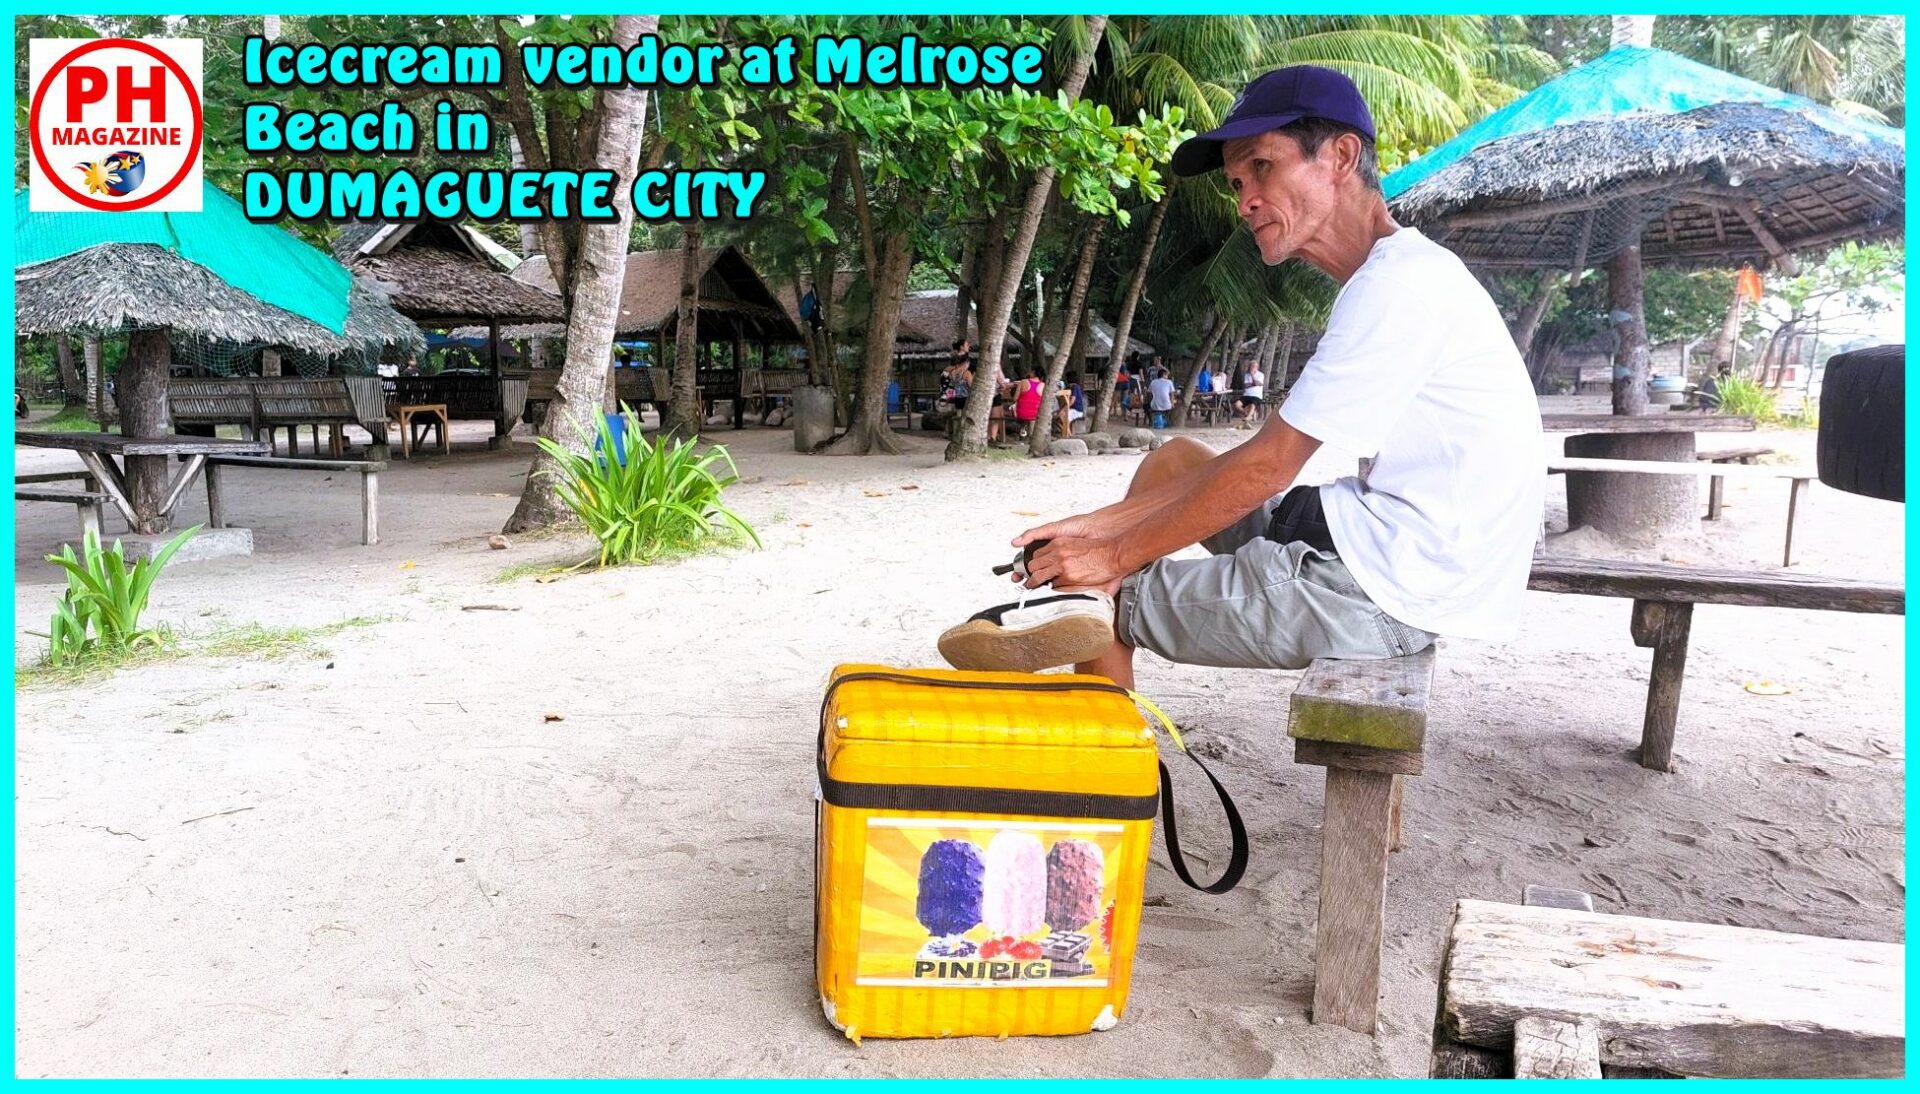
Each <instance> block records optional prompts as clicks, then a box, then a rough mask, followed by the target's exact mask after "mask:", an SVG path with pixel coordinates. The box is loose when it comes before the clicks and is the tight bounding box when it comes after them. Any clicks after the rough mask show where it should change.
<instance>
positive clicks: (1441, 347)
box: [940, 66, 1545, 686]
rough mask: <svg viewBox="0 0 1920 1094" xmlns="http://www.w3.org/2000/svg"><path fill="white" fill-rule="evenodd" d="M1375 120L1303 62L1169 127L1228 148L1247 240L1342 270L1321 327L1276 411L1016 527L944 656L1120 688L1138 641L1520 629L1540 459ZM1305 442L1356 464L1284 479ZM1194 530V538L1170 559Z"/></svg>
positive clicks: (1255, 647) (1263, 653)
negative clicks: (993, 585) (1394, 170)
mask: <svg viewBox="0 0 1920 1094" xmlns="http://www.w3.org/2000/svg"><path fill="white" fill-rule="evenodd" d="M1373 142H1374V129H1373V120H1372V118H1371V116H1370V115H1369V113H1368V111H1367V107H1366V103H1365V102H1364V101H1363V100H1362V99H1361V97H1360V93H1359V91H1358V90H1357V89H1355V87H1354V85H1353V84H1352V83H1351V82H1350V81H1349V80H1348V79H1347V78H1346V77H1345V76H1342V75H1340V74H1338V73H1335V72H1332V71H1330V70H1327V69H1322V68H1314V67H1309V66H1298V67H1292V68H1283V69H1279V70H1276V71H1273V72H1269V73H1267V74H1265V75H1263V76H1261V77H1259V78H1258V79H1256V80H1254V81H1253V83H1252V84H1250V85H1249V86H1248V87H1247V89H1246V91H1245V92H1244V93H1243V94H1242V95H1241V96H1240V99H1239V100H1238V101H1237V102H1236V103H1235V104H1234V107H1233V109H1232V111H1231V112H1230V113H1229V114H1228V116H1227V119H1226V122H1225V124H1223V125H1222V126H1221V127H1220V128H1218V129H1215V130H1213V131H1212V132H1210V133H1204V134H1201V135H1200V136H1197V137H1194V138H1193V139H1191V140H1189V141H1187V142H1186V143H1185V144H1183V145H1181V146H1180V148H1179V149H1178V150H1177V151H1176V152H1175V153H1174V156H1173V170H1174V172H1175V174H1179V175H1197V174H1203V173H1205V172H1208V171H1212V170H1214V169H1216V168H1221V167H1223V166H1224V168H1225V170H1226V173H1227V181H1228V182H1229V184H1230V185H1231V186H1232V188H1233V190H1234V192H1235V193H1236V194H1238V195H1239V203H1240V208H1239V211H1240V216H1241V218H1242V219H1244V220H1245V221H1246V222H1247V226H1248V228H1249V229H1250V230H1251V231H1252V233H1253V238H1254V240H1255V242H1256V243H1257V244H1258V245H1259V247H1260V252H1261V256H1262V258H1264V259H1265V261H1266V262H1267V264H1268V265H1277V264H1278V263H1281V262H1284V261H1285V260H1287V259H1289V258H1293V257H1296V256H1297V257H1299V258H1302V259H1304V260H1305V261H1307V262H1309V263H1311V264H1312V265H1314V266H1316V267H1318V268H1319V269H1320V270H1322V271H1324V272H1325V273H1327V274H1328V275H1329V276H1331V277H1332V278H1333V279H1334V280H1335V281H1337V282H1339V283H1340V284H1341V289H1340V293H1339V295H1338V297H1337V298H1336V299H1335V301H1334V305H1333V312H1332V316H1331V318H1330V319H1329V321H1328V324H1327V332H1326V334H1325V335H1324V336H1323V337H1322V338H1321V340H1320V344H1319V348H1318V350H1317V352H1316V353H1315V354H1314V356H1313V359H1312V360H1311V361H1310V362H1308V364H1307V366H1306V370H1305V372H1304V373H1303V374H1302V376H1301V377H1300V380H1299V382H1298V383H1297V384H1295V385H1294V387H1293V389H1292V391H1291V392H1290V393H1289V394H1288V397H1287V399H1286V402H1285V404H1284V405H1283V406H1281V408H1280V412H1279V413H1278V414H1277V415H1274V416H1272V417H1271V418H1269V419H1268V420H1267V422H1266V423H1265V425H1263V426H1262V427H1261V428H1260V429H1259V431H1258V432H1257V433H1256V434H1255V435H1254V436H1253V437H1252V438H1251V439H1250V440H1248V441H1247V442H1246V443H1245V444H1242V445H1240V446H1239V447H1237V448H1234V449H1232V450H1230V451H1228V452H1225V453H1222V454H1220V455H1217V456H1216V455H1214V453H1213V451H1212V450H1211V449H1210V448H1208V447H1207V446H1206V445H1203V444H1201V443H1200V442H1198V441H1195V440H1192V439H1190V438H1176V439H1174V440H1172V441H1170V442H1168V443H1167V444H1166V445H1165V446H1163V447H1161V448H1160V449H1159V450H1157V451H1155V452H1153V453H1152V454H1150V455H1148V456H1147V457H1146V459H1145V461H1144V462H1143V463H1142V464H1141V466H1140V468H1139V470H1138V471H1137V473H1136V474H1135V476H1134V479H1133V483H1132V486H1131V487H1130V488H1129V490H1128V492H1127V497H1126V498H1125V500H1123V501H1121V502H1119V503H1117V504H1114V505H1110V506H1108V507H1106V508H1104V509H1100V510H1097V511H1095V512H1092V513H1087V514H1083V515H1080V516H1074V517H1069V518H1067V519H1065V520H1060V521H1056V522H1054V523H1051V524H1045V525H1042V526H1040V527H1038V528H1034V529H1031V530H1029V531H1027V532H1024V533H1022V534H1021V535H1020V536H1019V537H1018V538H1017V539H1015V540H1014V545H1015V546H1016V547H1023V548H1027V549H1028V551H1027V557H1026V559H1025V566H1024V568H1023V569H1022V570H1020V571H1017V572H1016V579H1019V578H1020V577H1022V576H1024V580H1025V584H1026V586H1027V588H1030V589H1031V588H1037V587H1039V586H1042V585H1051V586H1052V593H1051V595H1046V596H1041V597H1035V598H1032V599H1027V600H1023V602H1021V603H1018V604H1006V605H1001V606H1000V607H997V608H992V609H989V610H987V611H985V612H982V613H980V614H979V615H977V616H975V617H974V618H972V619H970V620H968V621H967V622H965V623H963V624H961V625H959V626H957V627H954V628H952V629H951V630H949V631H947V632H946V633H945V634H944V635H942V636H941V639H940V652H941V654H942V655H943V656H945V657H946V658H947V660H948V661H949V662H951V663H952V664H953V665H955V666H956V667H959V668H963V669H982V670H996V669H997V670H1013V671H1033V670H1036V669H1042V668H1049V667H1053V666H1058V665H1065V664H1077V665H1078V666H1079V669H1080V671H1082V672H1090V673H1095V674H1098V675H1102V676H1106V677H1108V678H1110V679H1112V680H1114V681H1116V682H1118V683H1120V684H1123V685H1126V686H1131V685H1132V683H1133V651H1134V650H1135V649H1140V648H1144V649H1149V650H1152V651H1153V652H1155V653H1157V654H1159V655H1160V656H1162V657H1165V658H1167V659H1168V660H1170V661H1176V662H1183V663H1187V664H1200V665H1217V666H1223V667H1247V668H1300V667H1302V666H1305V665H1306V664H1308V663H1309V662H1311V661H1312V660H1314V659H1315V658H1318V657H1334V658H1350V659H1369V658H1383V657H1396V656H1403V655H1406V654H1410V653H1415V652H1418V651H1419V650H1421V649H1424V648H1425V647H1426V646H1428V645H1429V644H1431V643H1432V641H1433V639H1434V637H1435V635H1438V634H1446V635H1454V636H1459V637H1464V638H1485V639H1495V640H1500V639H1505V638H1508V637H1511V635H1512V634H1513V633H1514V631H1515V630H1516V625H1517V620H1518V617H1519V613H1520V602H1521V597H1522V594H1523V592H1524V590H1525V588H1526V583H1527V572H1528V566H1529V563H1530V560H1531V557H1532V553H1533V543H1534V536H1535V531H1536V529H1537V527H1538V525H1539V522H1540V509H1541V503H1542V493H1543V491H1544V485H1543V483H1544V480H1545V476H1544V475H1542V474H1541V473H1540V463H1541V455H1542V451H1541V437H1540V413H1539V406H1538V403H1537V402H1536V401H1535V399H1534V393H1533V387H1532V385H1531V384H1530V383H1529V382H1528V378H1527V372H1526V368H1525V366H1524V365H1523V364H1522V362H1521V360H1520V355H1519V353H1518V352H1517V351H1516V350H1515V349H1514V344H1513V339H1512V337H1511V336H1510V335H1509V334H1508V333H1507V327H1506V324H1505V322H1503V321H1502V319H1501V317H1500V313H1499V311H1498V310H1497V309H1496V308H1495V307H1494V304H1493V301H1492V300H1491V298H1489V297H1488V296H1487V293H1486V291H1485V290H1484V289H1482V288H1481V287H1480V284H1479V282H1477V281H1476V280H1475V279H1474V277H1473V275H1472V274H1471V273H1469V272H1468V271H1467V268H1466V267H1465V266H1464V265H1463V264H1462V263H1461V262H1460V260H1459V259H1458V258H1457V257H1455V256H1454V255H1453V254H1452V253H1451V252H1449V251H1447V250H1445V249H1444V248H1442V247H1440V246H1439V245H1437V244H1435V243H1433V242H1432V241H1430V240H1428V239H1427V238H1426V237H1425V236H1423V235H1421V234H1420V233H1419V232H1418V231H1415V230H1414V229H1411V228H1402V227H1400V226H1399V225H1398V224H1396V223H1395V222H1394V220H1393V218H1392V216H1391V215H1390V214H1389V212H1388V210H1387V206H1386V202H1385V200H1384V199H1383V198H1382V196H1381V193H1380V184H1379V173H1378V167H1377V165H1376V160H1375V154H1374V145H1373ZM1322 443H1327V444H1332V445H1335V446H1336V447H1338V448H1341V449H1344V450H1347V451H1350V452H1353V453H1356V454H1358V455H1363V456H1372V457H1373V464H1372V467H1371V469H1370V471H1369V472H1368V473H1367V475H1366V476H1365V477H1364V478H1343V479H1340V480H1338V481H1337V482H1334V483H1331V484H1329V485H1327V486H1324V487H1319V488H1313V487H1296V488H1294V489H1292V490H1288V487H1290V486H1292V484H1293V481H1294V479H1295V478H1296V477H1297V476H1298V475H1299V473H1300V469H1301V467H1302V466H1303V465H1304V464H1305V463H1306V462H1307V458H1308V457H1309V456H1311V455H1313V453H1314V452H1315V451H1316V450H1317V449H1318V448H1319V447H1320V445H1321V444H1322ZM1194 543H1203V544H1205V546H1206V547H1207V549H1208V550H1209V551H1211V552H1212V554H1213V557H1211V558H1207V559H1200V560H1181V559H1169V558H1167V557H1166V556H1168V555H1170V554H1172V553H1174V552H1176V551H1179V550H1181V549H1182V548H1185V547H1187V546H1189V545H1191V544H1194Z"/></svg>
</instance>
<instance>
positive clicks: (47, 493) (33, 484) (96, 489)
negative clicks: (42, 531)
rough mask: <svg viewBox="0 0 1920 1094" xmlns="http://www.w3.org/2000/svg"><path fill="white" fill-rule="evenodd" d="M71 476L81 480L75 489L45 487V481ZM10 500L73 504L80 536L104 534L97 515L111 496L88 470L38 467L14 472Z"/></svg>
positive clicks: (62, 479)
mask: <svg viewBox="0 0 1920 1094" xmlns="http://www.w3.org/2000/svg"><path fill="white" fill-rule="evenodd" d="M75 480H78V481H79V482H80V484H81V488H80V489H78V490H71V489H59V488H49V487H47V486H46V485H45V484H47V483H55V482H72V481H75ZM13 500H15V501H38V502H56V503H59V504H63V505H71V506H73V507H74V508H75V509H76V510H77V511H78V513H79V516H80V535H81V536H82V537H83V538H84V537H85V536H86V534H87V533H88V532H92V533H93V534H94V535H96V536H100V535H104V534H105V533H104V532H103V530H102V528H101V525H100V515H101V513H102V512H103V511H104V508H105V506H106V504H107V502H109V501H111V500H112V499H111V498H110V497H109V496H108V495H107V493H106V492H105V491H103V490H101V489H100V480H99V479H96V478H94V477H93V472H91V471H41V472H36V473H34V474H30V475H15V476H14V478H13Z"/></svg>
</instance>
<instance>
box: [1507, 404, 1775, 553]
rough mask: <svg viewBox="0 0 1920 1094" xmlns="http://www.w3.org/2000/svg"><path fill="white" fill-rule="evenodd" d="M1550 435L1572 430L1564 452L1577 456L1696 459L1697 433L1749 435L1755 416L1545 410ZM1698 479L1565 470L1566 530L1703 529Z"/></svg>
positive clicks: (1651, 533) (1642, 536) (1644, 534)
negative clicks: (1568, 412) (1623, 413)
mask: <svg viewBox="0 0 1920 1094" xmlns="http://www.w3.org/2000/svg"><path fill="white" fill-rule="evenodd" d="M1540 424H1541V428H1542V429H1544V430H1545V431H1546V432H1548V433H1568V434H1572V436H1569V437H1568V438H1567V440H1566V455H1567V456H1569V457H1572V458H1575V459H1607V460H1668V461H1672V462H1675V463H1686V464H1692V463H1693V462H1694V455H1695V453H1694V437H1695V435H1696V434H1700V433H1751V432H1752V431H1753V429H1754V423H1753V419H1752V418H1736V417H1732V416H1730V415H1724V414H1679V413H1673V412H1670V411H1669V412H1663V413H1659V414H1643V415H1637V416H1625V415H1615V414H1543V415H1541V416H1540ZM1699 495H1700V484H1699V482H1698V481H1696V480H1694V479H1691V478H1684V477H1678V476H1667V475H1628V474H1621V475H1615V474H1609V473H1607V472H1603V471H1570V472H1568V473H1567V527H1568V528H1569V529H1572V528H1580V527H1587V528H1592V529H1595V530H1596V531H1600V532H1604V533H1606V534H1607V535H1609V536H1614V537H1617V538H1624V539H1629V540H1642V541H1646V540H1653V539H1658V538H1659V537H1661V536H1663V535H1671V534H1690V533H1694V532H1697V531H1699V530H1700V497H1699Z"/></svg>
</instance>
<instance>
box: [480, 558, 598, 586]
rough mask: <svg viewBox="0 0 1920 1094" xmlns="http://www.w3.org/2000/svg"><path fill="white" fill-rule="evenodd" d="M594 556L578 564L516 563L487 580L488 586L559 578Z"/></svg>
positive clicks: (548, 560)
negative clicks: (552, 577) (534, 578)
mask: <svg viewBox="0 0 1920 1094" xmlns="http://www.w3.org/2000/svg"><path fill="white" fill-rule="evenodd" d="M595 557H597V556H595V555H588V556H587V557H586V558H583V559H581V560H580V561H578V562H563V561H559V560H557V559H551V558H549V559H545V560H541V561H537V562H516V563H514V564H513V565H511V566H509V567H507V568H506V569H504V570H501V571H500V572H499V573H497V574H494V575H493V576H492V577H490V578H488V579H487V584H489V585H510V584H512V583H513V582H516V581H520V580H522V579H524V578H529V577H545V576H547V575H549V574H551V575H553V576H555V577H559V576H561V575H564V574H570V573H573V572H574V571H576V570H578V569H580V567H582V566H586V565H588V564H590V563H592V562H593V560H594V558H595Z"/></svg>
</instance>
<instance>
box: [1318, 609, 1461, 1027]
mask: <svg viewBox="0 0 1920 1094" xmlns="http://www.w3.org/2000/svg"><path fill="white" fill-rule="evenodd" d="M1434 657H1435V652H1434V650H1433V648H1432V647H1428V648H1427V649H1424V650H1422V651H1420V652H1419V653H1416V654H1413V655H1411V656H1407V657H1395V658H1390V659H1387V660H1383V661H1334V660H1319V661H1315V662H1314V663H1313V664H1312V665H1310V666H1308V668H1307V672H1306V675H1305V676H1304V677H1302V678H1301V680H1300V685H1299V687H1297V688H1295V689H1294V692H1293V698H1292V700H1291V701H1290V703H1289V709H1288V717H1287V735H1288V736H1290V737H1292V738H1293V760H1294V762H1295V763H1301V764H1312V765H1314V766H1317V767H1324V768H1326V769H1327V792H1326V804H1325V807H1324V809H1325V812H1324V814H1323V816H1322V821H1321V827H1320V920H1319V925H1318V927H1316V928H1315V936H1314V942H1315V955H1314V979H1313V1020H1314V1021H1315V1022H1322V1023H1329V1024H1332V1025H1339V1026H1345V1027H1346V1028H1348V1029H1352V1030H1358V1031H1359V1032H1361V1033H1365V1034H1368V1035H1371V1034H1372V1033H1373V1032H1374V1029H1375V1025H1376V1023H1377V1021H1378V1018H1379V1011H1380V946H1381V941H1382V937H1383V934H1384V930H1385V918H1386V894H1387V853H1388V852H1389V851H1396V850H1399V847H1400V793H1401V780H1402V779H1404V778H1405V777H1406V776H1408V775H1418V774H1420V772H1421V762H1422V756H1423V751H1424V749H1425V746H1426V732H1427V699H1428V696H1429V694H1430V693H1431V692H1432V690H1433V666H1434Z"/></svg>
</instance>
